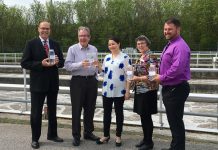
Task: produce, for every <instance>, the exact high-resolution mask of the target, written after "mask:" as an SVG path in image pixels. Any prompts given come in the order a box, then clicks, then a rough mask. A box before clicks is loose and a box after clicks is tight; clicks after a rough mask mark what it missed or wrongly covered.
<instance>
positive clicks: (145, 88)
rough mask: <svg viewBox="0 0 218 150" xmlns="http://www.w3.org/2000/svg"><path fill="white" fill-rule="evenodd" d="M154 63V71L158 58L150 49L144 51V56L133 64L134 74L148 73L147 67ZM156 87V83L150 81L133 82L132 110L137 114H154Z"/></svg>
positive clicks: (143, 74) (155, 110)
mask: <svg viewBox="0 0 218 150" xmlns="http://www.w3.org/2000/svg"><path fill="white" fill-rule="evenodd" d="M151 64H152V65H154V66H155V67H156V73H157V71H158V60H157V57H156V56H155V55H153V54H152V52H151V51H150V50H148V51H146V53H145V56H144V57H143V56H142V57H141V58H140V59H139V60H137V61H136V63H135V64H134V75H136V76H139V77H140V76H145V75H148V74H149V73H148V70H149V67H150V66H151ZM157 89H158V85H157V84H154V83H152V84H151V83H150V82H141V81H137V82H135V86H134V90H135V95H134V110H133V111H134V112H136V113H138V114H140V115H141V114H154V113H157Z"/></svg>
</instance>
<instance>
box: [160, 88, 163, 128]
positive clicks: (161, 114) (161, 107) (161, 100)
mask: <svg viewBox="0 0 218 150" xmlns="http://www.w3.org/2000/svg"><path fill="white" fill-rule="evenodd" d="M159 92H160V96H159V108H160V110H163V97H162V86H161V85H160V86H159ZM159 123H160V128H161V129H162V128H163V113H162V112H160V113H159Z"/></svg>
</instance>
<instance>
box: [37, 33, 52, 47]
mask: <svg viewBox="0 0 218 150" xmlns="http://www.w3.org/2000/svg"><path fill="white" fill-rule="evenodd" d="M39 38H40V40H41V42H42V45H44V41H46V42H47V44H48V47H50V45H49V39H47V40H44V39H43V38H41V37H40V36H39Z"/></svg>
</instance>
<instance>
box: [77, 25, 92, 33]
mask: <svg viewBox="0 0 218 150" xmlns="http://www.w3.org/2000/svg"><path fill="white" fill-rule="evenodd" d="M80 30H86V31H87V32H88V33H89V35H90V29H89V27H85V26H80V27H79V28H78V32H79V31H80Z"/></svg>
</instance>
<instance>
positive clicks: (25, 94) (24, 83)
mask: <svg viewBox="0 0 218 150" xmlns="http://www.w3.org/2000/svg"><path fill="white" fill-rule="evenodd" d="M23 85H24V99H25V101H26V107H25V108H26V111H27V110H28V109H27V83H26V69H23Z"/></svg>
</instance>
